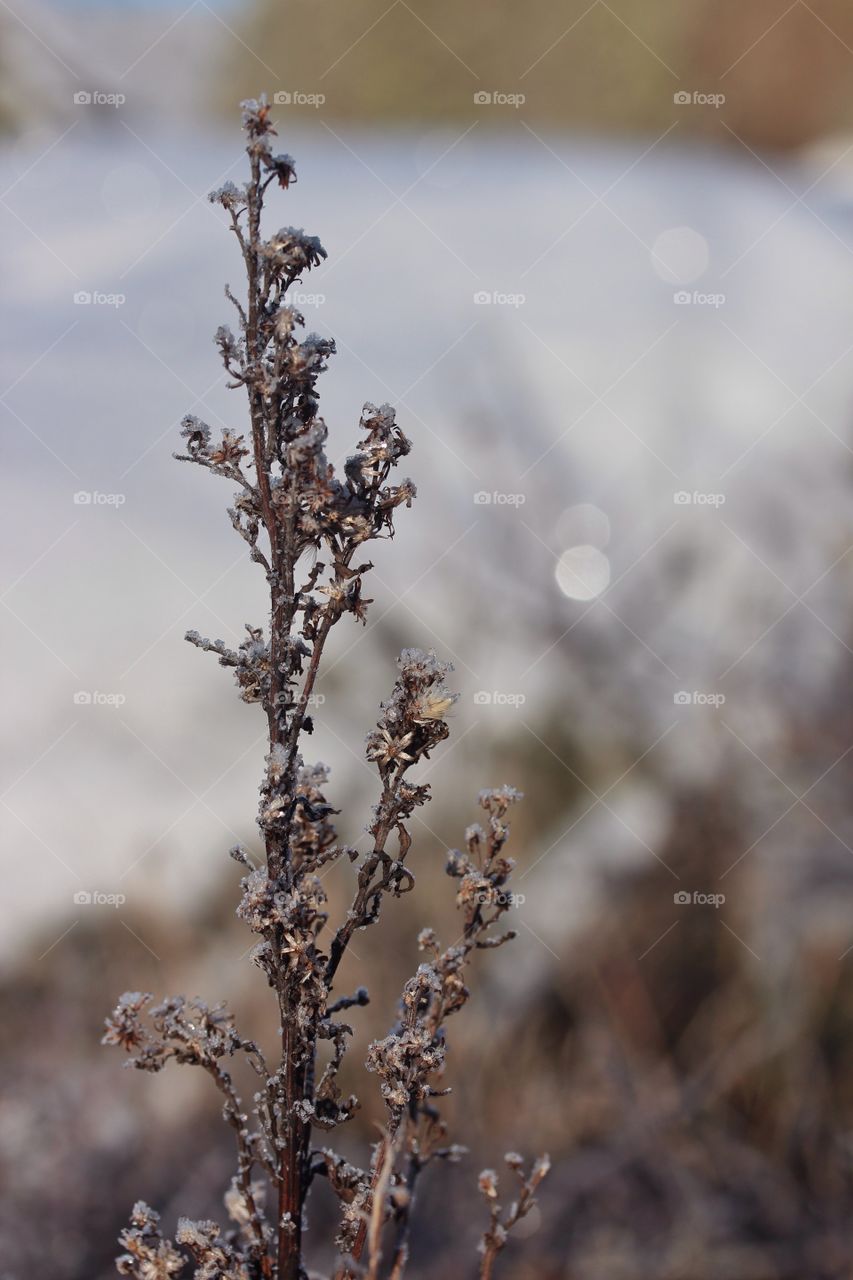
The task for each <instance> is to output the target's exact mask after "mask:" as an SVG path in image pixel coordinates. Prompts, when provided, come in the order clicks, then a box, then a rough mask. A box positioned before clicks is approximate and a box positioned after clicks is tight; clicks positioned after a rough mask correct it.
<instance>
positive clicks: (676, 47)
mask: <svg viewBox="0 0 853 1280" xmlns="http://www.w3.org/2000/svg"><path fill="white" fill-rule="evenodd" d="M241 36H242V38H243V39H244V40H245V42H246V46H248V47H247V48H245V49H241V50H239V51H238V55H237V65H236V67H235V68H234V69H233V70H234V74H235V76H236V79H237V81H238V83H239V90H240V92H241V93H242V94H243V95H252V96H254V95H256V94H257V93H258V91H259V87H260V86H261V85H265V86H266V88H267V89H268V91H269V92H270V93H272V92H273V91H275V90H278V91H280V92H281V91H288V90H289V91H291V92H294V91H299V92H301V93H323V94H325V96H326V102H325V104H324V105H323V109H322V112H321V113H319V114H322V117H323V119H329V120H335V119H338V120H341V121H348V122H381V123H382V124H384V125H393V124H400V125H408V124H411V123H412V122H416V121H437V122H452V121H458V122H460V123H462V122H467V121H470V120H471V119H472V116H473V118H476V119H478V120H479V121H480V122H481V123H483V124H487V125H497V126H502V125H503V126H505V125H506V124H507V122H508V118H511V117H513V116H515V114H516V113H515V110H514V109H513V107H511V106H503V107H499V108H494V107H493V108H491V109H489V110H482V109H480V114H479V115H476V116H474V115H473V113H474V110H475V107H474V101H473V98H474V93H475V92H477V91H478V90H483V91H486V92H489V91H499V92H502V93H524V95H525V98H526V101H525V103H524V108H523V119H524V121H525V122H527V123H529V124H530V125H531V126H532V127H568V128H572V129H576V130H581V131H584V130H585V131H599V130H601V131H604V130H617V131H619V132H625V131H630V130H638V131H642V132H646V133H648V132H662V131H663V130H664V129H666V128H667V127H668V125H670V124H671V123H672V122H673V120H674V119H678V120H679V122H680V125H681V126H683V128H684V129H686V130H689V131H712V132H713V133H714V135H715V136H716V137H717V138H719V139H720V140H722V141H730V140H731V138H730V135H728V134H727V133H726V131H725V129H721V128H720V127H719V125H720V121H721V120H722V121H724V122H725V124H726V125H727V126H728V128H730V129H732V130H733V131H734V132H735V133H736V134H738V135H739V136H740V137H742V138H744V139H745V140H746V141H747V142H748V143H749V144H750V145H751V146H754V145H759V146H768V147H791V146H797V145H801V144H803V143H806V142H808V141H810V140H811V139H813V138H815V137H818V136H820V135H822V134H825V133H827V132H832V131H834V130H836V129H840V128H844V127H847V126H849V125H850V124H851V123H853V53H851V50H852V49H853V7H851V6H850V4H849V2H848V0H815V2H814V4H813V5H810V6H806V5H805V4H795V5H792V6H789V4H788V2H787V0H750V3H749V4H743V3H742V0H683V2H682V3H681V4H678V5H674V4H672V3H670V2H669V0H607V2H606V3H605V0H593V3H592V4H590V3H589V0H571V2H570V3H568V4H567V3H565V0H528V3H527V4H524V5H518V4H515V3H513V0H468V3H467V4H464V5H460V4H458V3H452V2H451V0H432V3H430V4H429V6H425V5H424V4H423V3H418V0H412V2H411V3H410V0H395V2H394V3H391V4H390V5H389V4H388V2H387V0H324V2H323V4H322V6H318V5H317V4H316V3H314V2H313V0H285V2H284V3H282V2H281V0H261V3H260V4H259V6H258V7H257V9H256V11H255V12H254V14H253V16H252V17H251V18H250V19H248V20H247V21H246V23H245V24H244V26H243V27H242V30H241ZM235 48H236V46H235ZM261 60H262V61H261ZM262 64H263V65H262ZM265 68H266V70H265ZM269 69H272V70H273V71H274V72H275V73H276V77H277V80H276V83H275V84H271V83H270V79H269ZM223 85H224V88H223V94H222V97H223V104H225V105H227V106H229V107H230V104H231V101H232V99H233V92H232V86H233V78H232V76H231V75H228V76H226V77H224V80H223ZM679 90H686V91H691V92H692V91H694V90H696V91H699V92H704V93H725V95H726V102H725V105H724V107H723V108H722V109H721V110H720V111H719V112H718V111H717V110H715V109H714V108H713V107H707V106H705V107H691V108H675V110H674V103H673V95H674V93H676V92H677V91H679ZM291 109H292V110H293V111H294V112H297V111H298V112H300V114H303V115H305V116H310V115H312V114H315V115H316V114H318V113H317V112H316V110H315V108H313V107H311V106H302V107H297V106H293V107H292V108H291Z"/></svg>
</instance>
